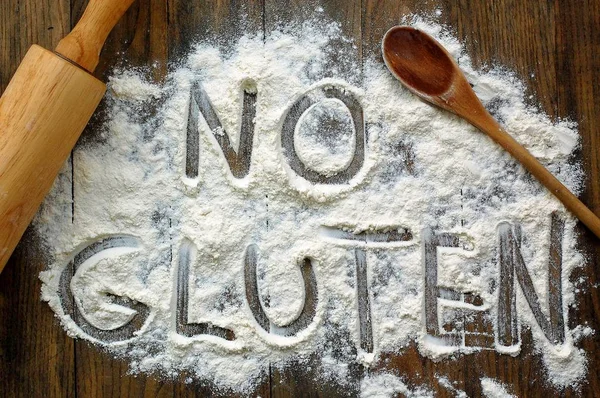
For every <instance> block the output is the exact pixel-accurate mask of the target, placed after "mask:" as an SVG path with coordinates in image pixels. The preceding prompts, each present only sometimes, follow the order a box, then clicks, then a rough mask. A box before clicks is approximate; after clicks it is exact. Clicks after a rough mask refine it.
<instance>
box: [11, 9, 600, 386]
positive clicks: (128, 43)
mask: <svg viewBox="0 0 600 398" xmlns="http://www.w3.org/2000/svg"><path fill="white" fill-rule="evenodd" d="M85 4H86V1H85V0H71V1H70V2H69V1H68V0H52V1H50V0H4V1H3V2H1V4H0V55H1V56H0V90H4V88H5V87H6V85H7V83H8V80H9V78H10V76H12V74H13V73H14V71H15V69H16V67H17V65H18V64H19V61H20V59H21V58H22V57H23V56H24V53H25V51H26V50H27V48H28V47H29V45H31V44H32V43H33V42H38V43H40V44H42V45H44V46H45V47H47V48H53V47H54V46H55V45H56V44H57V42H58V40H59V39H60V38H61V37H63V36H64V35H65V34H66V33H68V31H69V29H70V28H71V27H72V26H73V22H75V21H76V20H77V18H78V17H79V16H80V15H81V12H82V10H83V7H84V6H85ZM318 7H322V8H323V11H322V13H320V15H322V14H324V15H326V16H328V17H330V18H333V19H335V20H337V21H339V22H340V24H341V28H342V30H343V32H344V33H345V34H346V35H347V36H349V37H351V38H353V39H354V40H355V42H356V48H348V49H347V51H349V53H351V54H353V55H352V56H353V57H354V56H356V58H357V59H358V60H359V61H364V60H365V59H368V58H370V59H374V60H376V61H377V62H381V58H380V54H379V48H380V47H379V42H380V40H381V37H382V36H383V34H384V33H385V31H386V30H387V29H388V28H390V27H391V26H393V25H395V24H397V23H399V22H401V20H402V18H403V16H406V15H408V14H410V13H413V12H432V11H435V10H439V11H440V12H441V15H440V16H439V20H440V21H442V22H444V23H447V24H448V26H450V27H451V28H452V29H454V30H455V31H456V33H457V35H458V37H459V38H461V39H462V40H464V41H465V42H466V47H467V49H468V52H469V53H470V55H471V58H472V60H473V62H474V64H475V65H476V66H479V67H484V68H489V67H490V65H494V64H495V63H496V62H499V63H501V64H503V65H506V66H507V67H509V68H511V69H512V70H514V71H515V73H516V75H517V76H518V77H520V78H521V79H523V81H524V82H525V83H526V86H527V87H526V90H527V92H528V94H530V95H532V96H533V97H532V98H531V103H532V104H536V103H540V104H541V106H540V107H541V109H543V110H544V111H545V112H547V113H548V114H549V115H550V117H551V118H554V119H555V118H558V117H561V118H564V117H569V118H571V119H572V120H574V121H576V122H578V124H579V130H580V133H581V136H582V148H581V151H580V155H579V156H580V158H581V160H582V164H583V167H584V169H585V172H586V178H587V180H586V183H587V184H586V189H585V192H584V194H583V195H582V197H581V198H582V201H583V202H584V203H586V204H587V205H588V206H590V208H591V209H592V210H593V211H595V212H596V213H597V214H598V213H600V182H599V181H600V156H599V153H600V124H599V123H597V121H598V120H599V119H600V102H599V101H598V100H597V98H596V97H597V96H598V95H600V79H599V73H600V72H599V71H600V1H599V0H560V1H559V0H555V1H550V0H548V1H538V0H498V1H493V2H482V1H471V0H440V1H433V0H429V1H422V0H362V1H360V0H355V1H341V0H310V1H300V0H293V1H283V0H264V1H247V2H240V1H234V0H214V1H212V0H168V1H165V0H139V1H138V2H136V3H134V5H133V6H132V9H131V10H130V11H129V12H128V13H127V14H126V15H125V17H124V19H123V20H122V21H121V22H120V23H119V24H118V25H117V26H116V28H115V30H114V32H113V33H112V34H111V35H110V36H109V38H108V40H107V43H106V46H105V49H104V51H103V53H102V55H101V58H100V64H99V66H98V68H97V70H96V76H98V77H100V78H101V79H103V80H105V79H106V77H107V75H108V74H109V73H110V70H111V68H113V67H117V66H135V67H142V68H143V70H144V71H145V72H146V73H147V74H148V76H149V77H150V78H153V79H156V80H160V79H162V78H163V77H164V76H165V73H166V71H167V69H168V67H169V65H171V67H173V66H175V65H177V62H180V61H181V57H182V56H183V55H184V54H185V53H186V52H187V51H188V50H189V49H190V48H191V46H192V45H193V43H194V42H195V41H197V40H212V39H215V38H216V39H217V40H218V42H219V44H220V45H221V46H223V47H227V46H229V45H231V44H232V43H234V42H235V40H237V38H239V37H240V36H241V35H243V34H244V33H245V32H249V31H253V32H261V31H262V32H268V31H270V30H272V29H274V28H275V27H276V26H278V25H281V24H288V23H290V22H292V21H294V20H297V19H302V18H306V17H308V16H311V15H313V14H315V10H316V9H317V8H318ZM50 27H52V29H49V28H50ZM149 65H156V67H152V66H149ZM144 67H145V68H144ZM360 75H361V71H360V70H358V71H357V79H359V80H360ZM101 122H102V112H101V111H100V112H99V113H98V114H97V116H96V118H95V121H94V123H101ZM83 139H84V140H86V139H87V140H90V139H92V140H93V139H95V138H94V137H93V134H92V130H89V131H86V132H85V133H84V137H83ZM76 198H77V184H76V183H75V199H76ZM76 216H77V215H75V217H76ZM70 218H71V215H70V214H68V215H65V222H69V221H70ZM579 246H580V248H581V250H582V251H583V252H584V253H585V254H586V256H587V259H588V260H587V266H586V267H585V268H584V269H582V270H580V271H578V272H576V273H575V275H573V281H578V280H579V279H580V278H583V282H578V286H580V287H581V290H580V291H579V292H578V293H577V294H576V297H577V302H578V306H577V308H572V309H571V310H570V314H569V321H570V323H571V325H570V326H571V327H573V326H575V325H577V324H584V323H585V324H588V325H589V326H590V327H592V328H594V329H596V330H599V329H600V322H599V321H598V320H599V319H600V295H599V291H598V288H597V287H592V286H598V284H599V283H600V280H599V277H598V272H599V271H600V244H599V243H598V240H597V239H595V238H594V237H592V236H591V234H590V233H589V232H587V231H586V230H585V229H583V228H582V229H581V239H580V242H579ZM44 267H45V262H44V260H43V248H42V247H41V246H40V244H39V241H38V239H36V238H35V236H33V235H32V234H31V233H29V234H27V237H26V239H25V240H24V241H23V242H22V243H21V245H20V248H19V249H18V250H17V252H16V253H15V255H13V257H12V259H11V261H10V263H9V265H8V266H7V269H6V270H5V272H4V273H3V274H1V275H0V374H1V375H2V383H1V384H0V396H16V397H30V396H61V397H62V396H82V397H83V396H85V397H88V396H98V397H100V396H102V397H120V396H132V397H171V396H177V397H184V396H185V397H188V396H189V397H196V396H198V397H199V396H211V395H213V393H212V392H211V389H210V386H195V385H185V384H183V383H181V382H180V381H167V382H165V381H159V380H157V379H156V378H155V377H154V376H137V377H133V376H130V375H127V373H126V372H127V365H126V364H125V363H124V362H121V361H119V360H116V359H114V358H112V357H110V356H109V355H107V354H105V353H103V352H101V351H100V350H98V348H96V347H93V346H90V345H88V344H87V343H84V342H81V341H77V342H74V341H73V340H71V339H70V338H68V337H67V336H66V334H65V333H64V332H63V331H62V329H61V328H60V326H59V325H58V323H57V321H56V319H54V318H53V315H52V312H51V310H50V309H49V308H48V306H47V304H45V303H42V302H41V301H40V298H39V290H40V282H39V280H38V273H39V271H41V270H42V269H43V268H44ZM522 340H523V347H524V349H523V351H522V353H521V354H520V356H519V357H518V358H512V357H510V356H505V355H499V354H497V353H495V352H493V351H483V352H481V353H478V354H474V355H469V356H464V357H462V358H458V359H456V360H453V361H446V362H444V361H442V362H439V363H434V362H433V361H431V360H428V359H425V358H423V357H421V356H420V355H419V354H418V351H417V349H416V347H415V346H411V347H409V348H408V349H406V350H405V351H404V352H403V354H402V355H385V356H384V358H383V359H382V360H381V361H380V363H379V365H378V368H377V369H373V370H371V372H379V371H387V372H391V373H394V374H398V375H402V376H404V377H406V378H409V379H410V380H411V381H412V383H411V384H412V385H413V386H418V385H428V386H430V387H431V389H432V390H433V391H434V392H435V393H436V396H440V397H451V396H455V394H454V393H452V392H451V391H449V390H448V389H447V388H446V387H444V386H443V385H441V384H440V382H439V379H438V377H439V376H447V377H448V378H449V379H451V380H457V381H458V383H457V384H456V386H455V387H456V388H458V389H462V390H464V391H466V393H467V394H468V395H469V396H474V397H477V396H480V394H481V387H480V384H479V378H480V377H481V376H482V375H487V376H490V377H495V378H497V379H499V380H502V381H503V382H505V383H507V384H509V385H510V389H511V392H512V393H515V394H517V395H518V396H523V397H539V396H566V397H570V396H583V397H594V396H597V395H598V391H600V382H599V380H600V342H599V341H598V339H597V338H595V339H594V338H587V339H584V340H583V341H582V342H581V343H580V344H581V347H583V348H584V349H585V351H586V352H587V354H588V358H589V360H590V363H589V374H588V378H587V380H588V384H586V385H584V386H583V387H582V388H581V389H580V390H572V389H567V390H564V391H560V392H557V391H555V390H553V389H551V388H549V387H548V386H547V385H546V384H545V382H544V379H545V376H544V375H543V374H542V372H541V371H540V369H543V366H542V363H541V358H540V357H539V355H538V354H536V353H534V352H533V350H532V341H531V335H530V333H524V334H523V336H522ZM353 371H355V372H356V373H355V374H356V376H357V377H358V376H361V375H362V374H363V373H364V372H365V371H364V370H361V369H356V370H353ZM5 375H6V376H5ZM314 377H315V373H314V371H311V370H308V369H306V367H305V366H304V365H302V364H295V365H294V364H292V365H290V366H288V367H286V368H284V369H273V370H272V374H271V377H270V378H269V379H268V380H265V381H264V383H263V384H261V385H260V386H259V388H258V390H257V391H256V392H254V393H253V394H252V395H253V396H256V395H260V396H262V397H265V396H274V397H288V396H324V397H334V396H352V395H355V394H356V384H357V383H358V382H359V381H358V379H357V380H356V381H355V382H354V387H352V386H350V387H349V388H344V387H340V386H336V385H335V383H322V385H316V384H315V378H314ZM225 395H226V394H225Z"/></svg>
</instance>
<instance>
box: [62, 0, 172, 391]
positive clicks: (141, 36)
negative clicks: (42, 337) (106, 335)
mask: <svg viewBox="0 0 600 398" xmlns="http://www.w3.org/2000/svg"><path fill="white" fill-rule="evenodd" d="M86 5H87V0H72V2H71V7H72V18H71V26H74V25H75V24H76V23H77V21H78V20H79V18H80V17H81V15H82V13H83V11H84V10H85V6H86ZM166 11H167V5H166V3H165V2H164V0H162V1H161V0H140V1H138V2H136V3H134V5H133V6H132V8H131V9H130V10H129V11H128V12H127V13H126V14H125V16H124V17H123V19H122V20H121V21H120V22H119V23H118V24H117V26H116V27H115V29H114V30H113V32H112V33H111V34H110V36H109V37H108V39H107V41H106V45H105V46H104V49H103V51H102V54H101V58H100V63H99V65H98V68H97V69H96V72H95V75H96V76H97V77H98V78H99V79H101V80H103V81H106V80H107V78H108V76H109V75H110V73H112V71H113V70H114V68H116V67H138V68H140V69H141V70H145V71H147V77H148V78H149V79H151V80H156V81H160V80H162V78H164V76H165V74H166V64H167V42H166V30H167V29H166V21H167V12H166ZM151 66H152V67H151ZM103 107H104V104H101V106H100V109H99V111H98V112H96V117H95V118H93V119H92V121H91V123H90V125H89V126H88V128H87V129H86V131H85V132H84V133H83V135H82V139H81V140H88V139H93V137H92V135H93V132H94V128H95V127H96V126H98V125H99V124H101V123H103V119H102V118H101V116H100V115H103V112H102V109H103ZM75 150H77V149H75ZM74 167H77V165H76V164H75V165H74ZM74 187H75V189H74V194H75V196H74V198H73V200H77V196H76V193H77V189H76V187H77V181H74ZM76 217H77V214H75V215H74V221H76ZM127 370H128V365H127V363H126V362H125V361H122V360H117V359H115V358H112V357H111V356H110V355H109V354H107V353H105V352H103V351H102V349H101V348H99V347H97V346H94V345H92V344H89V343H87V342H85V341H81V340H76V341H75V374H76V379H77V380H76V394H77V395H78V396H82V397H96V396H101V397H121V396H131V397H145V396H151V397H171V396H173V395H174V392H175V391H176V390H177V387H176V384H175V383H173V382H166V383H165V382H162V381H158V379H157V378H156V377H155V376H154V377H153V376H145V375H141V376H139V377H135V376H132V375H128V374H127Z"/></svg>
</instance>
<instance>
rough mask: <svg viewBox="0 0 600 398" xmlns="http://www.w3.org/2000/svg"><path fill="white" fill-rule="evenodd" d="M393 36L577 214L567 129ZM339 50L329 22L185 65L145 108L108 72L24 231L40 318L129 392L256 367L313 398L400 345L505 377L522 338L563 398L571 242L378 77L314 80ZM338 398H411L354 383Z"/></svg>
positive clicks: (250, 383) (553, 220)
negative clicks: (497, 129) (459, 81)
mask: <svg viewBox="0 0 600 398" xmlns="http://www.w3.org/2000/svg"><path fill="white" fill-rule="evenodd" d="M412 23H413V24H414V25H415V26H416V27H418V28H419V29H423V30H424V31H426V32H428V33H430V34H432V35H433V36H434V37H436V38H437V39H438V40H439V41H440V42H441V43H442V44H443V45H444V46H445V47H446V48H447V49H448V51H449V52H450V53H451V54H452V55H453V56H454V57H455V58H456V59H457V60H458V63H459V65H460V66H461V68H463V70H465V72H466V74H467V77H468V79H469V81H470V82H471V83H472V84H473V86H474V90H475V91H476V92H477V93H478V95H479V96H480V97H481V98H482V100H483V102H484V104H485V105H486V106H487V107H488V109H490V110H491V111H492V112H493V114H494V115H495V116H496V117H497V118H498V119H499V120H500V121H501V123H502V124H503V125H504V127H505V128H506V130H507V131H508V132H509V133H510V134H512V135H513V136H514V137H515V138H516V139H517V140H518V141H519V142H521V143H522V144H523V145H524V146H525V147H526V148H528V149H529V150H530V151H531V152H532V153H533V154H534V155H535V156H536V157H537V158H538V159H539V160H540V161H541V162H542V163H544V164H545V165H546V166H547V167H548V168H549V169H550V170H551V171H552V172H553V173H554V174H555V175H556V176H557V177H558V178H559V179H560V180H561V181H562V182H563V183H564V184H565V185H566V186H568V187H569V188H570V189H571V190H573V191H574V192H576V193H577V192H580V191H581V189H582V171H581V169H580V166H579V165H578V164H574V163H572V162H570V161H569V159H570V157H571V155H572V154H573V151H575V150H576V149H577V146H578V145H579V136H578V133H577V130H576V126H575V125H573V124H572V123H570V122H567V121H559V122H553V121H551V120H550V119H549V118H548V117H547V116H546V115H544V114H541V113H538V112H536V111H535V110H533V109H531V108H530V107H528V106H527V105H526V104H525V102H524V98H523V91H524V87H523V85H522V84H521V83H520V82H519V81H518V80H517V79H516V78H515V77H514V76H513V75H511V74H510V73H507V72H506V71H503V70H501V69H494V70H492V71H490V72H481V71H477V70H474V69H473V68H472V66H471V62H470V60H469V58H468V56H467V55H466V54H465V53H464V51H463V48H462V45H461V43H459V42H458V41H457V40H456V39H455V38H454V37H453V36H452V35H451V34H449V33H448V32H446V31H445V30H444V29H442V27H440V26H439V25H436V24H435V23H432V22H425V21H424V20H421V19H415V20H413V21H412ZM339 40H346V39H344V38H343V37H342V35H341V33H340V29H339V27H338V26H337V25H336V24H330V23H323V22H322V21H321V22H319V21H309V22H306V23H303V24H301V25H299V26H297V27H295V28H294V29H290V30H289V31H276V32H273V33H271V34H270V35H268V36H267V37H266V38H264V40H263V37H262V35H260V34H257V35H256V36H253V35H248V36H244V37H243V38H241V39H240V40H239V41H238V42H237V44H236V45H235V46H233V47H232V48H230V49H228V51H227V52H224V51H222V50H220V49H219V48H217V47H214V46H213V45H212V44H211V43H200V44H198V46H197V47H196V48H195V49H194V50H193V52H192V53H191V54H190V55H189V57H188V58H187V61H185V62H184V63H183V64H181V65H180V67H178V68H176V69H175V70H173V71H172V72H171V73H170V75H169V78H168V80H167V82H166V83H165V84H164V85H162V86H159V85H155V84H151V83H149V82H148V81H146V80H144V78H143V77H142V76H141V74H139V73H137V72H136V71H132V70H123V71H117V72H115V75H114V76H113V77H112V78H111V79H110V83H109V87H110V90H109V94H108V96H107V100H106V101H107V108H106V113H107V115H106V122H105V123H104V124H103V125H102V126H101V127H99V128H98V131H95V132H94V134H91V135H89V136H88V137H84V140H83V142H82V144H81V145H80V146H79V147H78V148H77V150H76V151H75V153H74V157H73V165H74V168H73V179H71V170H70V169H68V170H67V169H65V171H64V172H63V173H62V174H61V176H60V177H59V179H58V180H57V182H56V184H55V186H54V189H53V191H52V193H51V195H50V196H49V197H48V199H47V200H46V202H45V203H44V205H43V207H42V209H41V211H40V213H39V214H38V215H37V218H36V224H35V225H36V228H37V230H38V231H39V233H40V235H41V236H42V237H43V238H44V239H45V241H46V243H47V246H48V249H49V251H50V252H49V254H50V258H52V262H51V264H50V265H49V267H48V270H47V271H45V272H43V273H42V274H41V279H42V281H43V287H42V290H43V298H44V300H46V301H48V303H49V305H50V306H51V308H52V309H53V310H54V311H55V313H56V315H57V316H58V317H59V319H60V321H61V323H62V325H63V327H64V328H65V329H66V330H67V332H68V333H69V334H70V335H71V336H73V337H76V338H82V339H86V340H89V341H91V342H93V343H95V344H98V345H99V346H101V347H103V348H104V349H106V350H108V351H109V352H111V353H114V354H115V355H118V356H121V357H124V358H127V359H128V360H129V361H130V364H131V370H132V371H133V372H160V373H161V374H163V375H164V376H165V377H177V376H178V375H180V374H181V373H184V374H185V375H186V377H188V380H189V381H193V380H202V381H206V382H209V383H213V385H215V386H216V387H218V388H222V389H226V390H238V391H250V390H252V388H253V387H254V386H255V384H256V383H257V382H258V381H259V380H260V379H261V377H263V376H264V375H265V374H266V373H268V371H269V366H273V367H282V366H285V365H286V364H288V363H290V362H291V361H295V363H300V364H303V363H308V362H309V361H310V360H311V359H310V358H315V357H316V358H318V360H317V361H316V362H311V363H313V366H317V367H319V369H318V374H320V375H321V377H322V379H323V380H322V381H326V380H335V381H336V382H338V383H342V384H344V383H346V382H347V381H348V380H349V379H350V378H352V377H353V375H354V374H355V373H354V372H355V370H353V369H356V368H357V367H361V369H366V373H369V372H370V371H369V369H371V368H375V367H377V366H378V364H379V360H380V358H381V355H382V354H384V353H390V352H396V353H402V352H404V351H405V350H407V349H409V346H410V345H411V344H412V343H416V346H417V347H418V350H419V352H420V354H421V355H423V356H426V357H427V358H430V359H433V360H436V361H453V360H454V359H455V358H456V356H468V355H471V354H474V353H477V352H480V351H482V350H492V351H497V352H500V353H504V354H506V355H513V356H517V355H519V352H520V350H521V337H520V336H521V334H523V333H525V332H526V330H529V331H530V332H531V334H532V336H533V342H534V346H535V350H536V354H535V355H540V356H541V358H542V360H543V363H544V369H543V370H541V371H543V372H544V378H545V379H546V380H548V382H549V383H551V384H553V385H555V386H556V387H562V386H568V385H576V384H577V383H580V382H581V380H582V379H583V378H584V376H585V374H586V355H585V353H584V352H583V351H582V349H581V348H578V347H577V345H576V342H577V340H578V339H579V338H581V337H584V336H588V335H590V334H591V333H593V331H591V330H587V329H585V328H584V327H583V326H581V327H577V328H575V329H574V330H571V329H570V326H569V325H570V324H569V322H568V309H569V308H570V307H571V306H573V305H576V303H575V302H574V300H575V296H574V286H573V283H572V282H571V281H570V279H569V276H570V275H571V273H572V271H573V270H574V269H576V268H578V267H581V266H583V265H584V264H585V261H584V259H583V257H582V255H581V254H580V253H579V252H578V251H577V249H576V238H577V237H576V235H575V229H574V226H575V223H576V220H575V219H574V218H573V216H571V215H570V214H569V213H568V212H566V210H565V209H564V207H563V206H562V205H561V204H560V203H559V202H558V201H557V200H556V199H555V198H554V197H553V196H552V194H551V193H549V192H548V191H547V190H545V189H544V188H543V187H542V186H541V185H540V184H539V183H537V182H536V181H534V180H533V179H532V177H531V176H530V175H529V174H528V173H526V172H525V171H524V169H523V168H522V167H521V166H519V165H518V164H517V163H516V162H515V161H514V160H513V159H512V158H511V157H510V156H509V155H508V154H506V153H505V152H504V151H503V150H502V149H501V148H500V147H499V146H497V145H496V144H494V143H493V142H492V141H491V140H490V139H488V138H487V137H486V136H485V135H484V134H482V133H480V132H479V131H477V130H476V129H475V128H473V127H472V126H470V125H469V124H467V123H466V122H464V121H463V120H461V119H459V118H457V117H455V116H453V115H451V114H448V113H446V112H443V111H441V110H439V109H436V108H433V107H431V106H429V105H427V104H425V103H423V102H421V101H420V100H419V99H417V98H416V97H415V96H414V95H412V94H410V93H409V92H408V91H407V90H406V89H404V88H403V87H401V85H400V84H399V82H398V81H396V80H395V79H394V78H393V77H392V76H391V75H390V73H389V72H388V71H387V70H386V69H385V66H384V65H383V63H382V61H381V60H380V59H369V60H366V61H365V62H364V65H362V66H361V65H358V64H357V65H356V67H355V70H356V71H361V68H362V73H359V72H357V73H356V74H353V75H347V74H343V73H341V72H339V70H337V69H335V68H331V67H330V66H331V65H330V62H329V60H330V59H331V57H332V54H333V55H335V58H337V59H339V60H340V62H342V61H343V62H351V61H349V60H348V59H347V58H348V56H347V54H344V53H343V50H341V49H339V48H336V46H334V45H333V44H332V43H334V42H335V41H339ZM336 51H337V52H338V53H336ZM344 69H348V70H351V69H350V68H344ZM157 109H158V110H157ZM153 112H156V113H155V114H154V113H153ZM71 187H73V189H74V197H75V201H74V203H73V206H74V216H73V222H72V223H71V220H70V219H67V218H68V217H65V214H68V209H69V208H70V206H71ZM549 303H553V304H556V305H550V304H549ZM557 303H558V304H557ZM588 329H589V328H588ZM481 376H482V377H484V376H485V375H481ZM446 382H447V383H450V384H449V385H451V381H448V380H446ZM484 384H485V385H484ZM482 385H483V386H484V389H485V390H486V391H487V390H489V389H490V388H492V389H493V388H495V387H493V385H494V384H493V383H492V382H488V381H485V380H482ZM360 389H362V390H363V395H364V396H386V394H388V393H389V394H396V393H403V394H408V393H410V394H413V396H428V395H430V394H431V393H430V391H429V389H428V388H427V387H426V386H424V387H422V388H417V389H414V388H408V387H407V385H406V384H405V380H404V379H402V378H396V377H395V376H392V375H388V374H385V373H382V374H379V373H377V372H374V373H373V374H369V375H368V376H366V377H365V378H364V379H363V381H362V383H361V384H360ZM369 391H371V392H373V394H370V393H369Z"/></svg>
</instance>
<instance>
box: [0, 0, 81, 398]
mask: <svg viewBox="0 0 600 398" xmlns="http://www.w3.org/2000/svg"><path fill="white" fill-rule="evenodd" d="M69 18H70V9H69V1H68V0H57V1H54V0H43V1H40V0H8V1H3V2H2V4H0V92H1V91H4V89H5V88H6V85H7V84H8V82H9V80H10V78H11V77H12V75H13V73H14V71H15V70H16V68H17V66H18V65H19V63H20V61H21V59H22V58H23V56H24V55H25V53H26V51H27V50H28V49H29V47H30V46H31V45H32V44H34V43H37V44H40V45H42V46H44V47H46V48H54V46H56V44H57V43H58V41H59V40H60V38H61V37H62V36H63V35H65V34H66V33H67V32H68V31H69ZM70 217H71V215H70V214H65V220H69V219H70ZM67 222H68V221H67ZM43 259H44V253H43V248H42V246H41V244H40V241H39V239H37V237H36V236H35V233H34V232H33V231H32V230H28V231H27V232H26V233H25V237H24V238H23V240H22V241H21V243H20V244H19V246H18V247H17V249H16V251H15V253H14V254H13V256H12V258H11V260H10V261H9V263H8V264H7V266H6V268H5V270H4V272H3V273H2V274H1V275H0V325H1V326H0V374H2V383H0V396H15V397H30V396H48V397H63V396H71V395H73V393H74V385H75V378H74V372H73V341H72V340H71V339H69V338H68V337H67V336H66V334H65V333H64V330H62V328H61V327H60V326H59V324H58V322H57V321H56V319H55V318H54V316H53V314H52V312H51V311H49V310H48V306H47V305H46V304H45V303H42V302H41V298H40V288H41V282H40V280H39V278H38V275H39V272H40V271H42V270H43V269H44V268H45V266H46V263H45V261H43Z"/></svg>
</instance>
